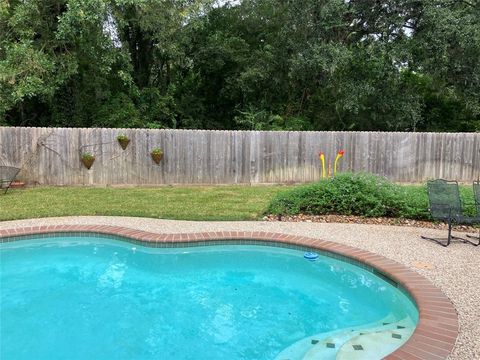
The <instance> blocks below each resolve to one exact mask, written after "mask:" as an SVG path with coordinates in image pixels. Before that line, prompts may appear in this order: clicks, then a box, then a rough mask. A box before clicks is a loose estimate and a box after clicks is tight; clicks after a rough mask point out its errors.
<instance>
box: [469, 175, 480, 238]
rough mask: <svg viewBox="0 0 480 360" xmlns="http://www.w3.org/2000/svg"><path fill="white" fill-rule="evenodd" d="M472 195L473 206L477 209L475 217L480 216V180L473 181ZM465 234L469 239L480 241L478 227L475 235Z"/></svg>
mask: <svg viewBox="0 0 480 360" xmlns="http://www.w3.org/2000/svg"><path fill="white" fill-rule="evenodd" d="M473 196H474V198H475V207H476V209H477V217H478V218H480V180H477V181H474V182H473ZM479 223H480V221H479ZM467 236H468V237H469V238H471V239H477V240H478V241H479V243H480V229H479V230H478V236H475V235H467Z"/></svg>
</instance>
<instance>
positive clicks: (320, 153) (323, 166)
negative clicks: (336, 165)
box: [318, 152, 325, 178]
mask: <svg viewBox="0 0 480 360" xmlns="http://www.w3.org/2000/svg"><path fill="white" fill-rule="evenodd" d="M318 157H319V158H320V161H321V162H322V178H325V154H324V153H323V152H319V153H318Z"/></svg>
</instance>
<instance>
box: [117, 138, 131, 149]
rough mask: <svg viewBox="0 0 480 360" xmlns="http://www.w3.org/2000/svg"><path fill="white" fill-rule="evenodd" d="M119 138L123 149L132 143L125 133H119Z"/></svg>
mask: <svg viewBox="0 0 480 360" xmlns="http://www.w3.org/2000/svg"><path fill="white" fill-rule="evenodd" d="M117 140H118V142H119V144H120V146H121V147H122V149H123V150H125V149H126V148H127V146H128V144H129V143H130V139H129V138H128V136H127V135H125V134H120V135H118V136H117Z"/></svg>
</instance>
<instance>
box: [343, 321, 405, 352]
mask: <svg viewBox="0 0 480 360" xmlns="http://www.w3.org/2000/svg"><path fill="white" fill-rule="evenodd" d="M412 333H413V329H412V328H404V329H396V330H385V331H378V332H373V333H370V332H369V333H363V334H359V335H358V336H356V337H353V338H351V339H350V340H348V341H346V342H345V343H344V344H343V345H342V347H341V348H340V349H339V350H338V353H337V357H336V360H376V359H378V360H380V359H383V358H384V357H385V356H387V355H388V354H390V353H392V352H393V351H395V350H396V349H397V348H398V347H399V346H400V345H402V344H403V342H404V341H405V340H406V339H408V338H409V337H410V336H411V335H412Z"/></svg>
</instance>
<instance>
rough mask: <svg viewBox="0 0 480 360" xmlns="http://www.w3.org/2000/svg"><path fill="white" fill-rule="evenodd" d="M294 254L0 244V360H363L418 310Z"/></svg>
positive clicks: (67, 242)
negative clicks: (357, 358) (361, 357)
mask: <svg viewBox="0 0 480 360" xmlns="http://www.w3.org/2000/svg"><path fill="white" fill-rule="evenodd" d="M303 255H304V251H300V250H294V249H286V248H279V247H272V246H255V245H215V246H200V247H189V248H188V247H187V248H171V249H166V248H149V247H143V246H139V245H134V244H130V243H126V242H122V241H118V240H113V239H110V238H106V237H102V236H100V235H99V236H97V237H77V236H68V237H52V238H43V239H34V240H23V241H15V242H9V243H4V244H2V245H1V259H2V261H1V273H0V281H1V290H2V291H1V295H0V301H1V302H0V304H1V308H2V311H1V325H0V326H1V335H2V336H1V344H0V345H1V347H0V349H1V350H0V357H1V358H5V359H8V358H15V359H31V358H37V359H41V358H45V359H47V358H48V359H54V358H58V359H65V358H68V359H92V358H95V359H113V358H115V359H132V358H135V359H158V358H162V359H167V358H171V359H226V358H228V359H275V358H278V359H286V358H288V359H291V360H293V359H303V358H311V359H314V358H322V359H328V358H332V359H334V358H342V357H343V358H349V357H350V358H351V354H352V353H354V354H355V356H358V355H359V354H360V353H362V352H364V354H365V356H366V358H369V359H372V357H370V355H368V354H370V352H369V351H370V350H371V349H374V350H375V352H376V356H378V358H381V357H382V356H384V355H386V354H388V353H389V352H391V351H393V350H394V349H395V348H397V347H399V346H401V345H402V344H403V343H404V342H405V341H406V340H407V339H408V337H409V336H410V335H411V334H412V332H413V329H414V328H415V325H416V323H417V321H418V311H417V309H416V307H415V306H414V304H413V303H412V301H411V300H410V299H409V297H408V296H407V295H406V294H405V293H404V292H403V291H401V290H399V289H398V288H397V287H395V286H392V284H390V282H389V281H388V279H384V278H381V277H378V276H376V275H374V274H373V273H372V272H370V271H368V270H366V269H362V268H360V267H358V266H356V265H354V264H351V263H348V262H345V261H342V260H339V259H334V258H331V257H328V256H320V257H319V258H318V259H317V260H316V261H313V262H312V261H307V260H305V259H304V258H303ZM387 340H388V341H387ZM13 354H15V355H14V356H13Z"/></svg>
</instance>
